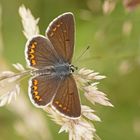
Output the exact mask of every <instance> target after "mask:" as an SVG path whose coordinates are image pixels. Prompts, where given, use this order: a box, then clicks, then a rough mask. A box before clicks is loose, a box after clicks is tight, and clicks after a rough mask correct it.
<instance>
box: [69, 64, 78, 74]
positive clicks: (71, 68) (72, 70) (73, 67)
mask: <svg viewBox="0 0 140 140" xmlns="http://www.w3.org/2000/svg"><path fill="white" fill-rule="evenodd" d="M77 69H78V67H76V66H74V65H70V71H71V73H73V72H74V71H75V70H77Z"/></svg>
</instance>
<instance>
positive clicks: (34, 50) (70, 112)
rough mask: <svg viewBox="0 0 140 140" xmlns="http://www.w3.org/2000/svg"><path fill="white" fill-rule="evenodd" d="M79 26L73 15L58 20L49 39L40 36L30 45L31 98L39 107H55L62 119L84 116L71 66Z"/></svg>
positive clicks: (50, 26)
mask: <svg viewBox="0 0 140 140" xmlns="http://www.w3.org/2000/svg"><path fill="white" fill-rule="evenodd" d="M74 34H75V23H74V16H73V14H72V13H70V12H68V13H64V14H62V15H60V16H58V17H57V18H56V19H54V20H53V21H52V22H51V23H50V25H49V27H48V28H47V30H46V34H45V36H41V35H37V36H34V37H33V38H32V39H30V40H29V41H28V42H27V44H26V50H25V55H26V60H27V63H28V64H29V66H31V67H32V68H34V69H35V70H34V71H33V75H34V77H32V78H31V79H30V81H29V85H30V86H29V97H30V99H31V101H32V102H33V104H34V105H36V106H37V107H44V106H48V105H51V106H52V107H53V108H54V109H56V110H57V111H58V112H59V113H61V114H62V115H65V116H67V117H69V118H77V117H79V116H80V115H81V106H80V99H79V94H78V90H77V86H76V83H75V80H74V78H73V75H72V73H73V72H74V70H75V67H74V66H73V65H71V61H72V56H73V51H74Z"/></svg>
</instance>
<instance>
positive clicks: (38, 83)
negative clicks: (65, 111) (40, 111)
mask: <svg viewBox="0 0 140 140" xmlns="http://www.w3.org/2000/svg"><path fill="white" fill-rule="evenodd" d="M60 81H61V80H60V78H59V77H53V76H45V75H42V76H41V75H40V76H37V77H34V78H31V79H30V81H29V97H30V100H31V101H32V103H33V104H34V105H35V106H37V107H42V106H46V105H48V104H49V103H50V102H51V101H52V98H53V97H54V95H55V93H56V91H57V88H58V87H59V83H60Z"/></svg>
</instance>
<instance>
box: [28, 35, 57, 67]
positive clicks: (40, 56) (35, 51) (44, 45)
mask: <svg viewBox="0 0 140 140" xmlns="http://www.w3.org/2000/svg"><path fill="white" fill-rule="evenodd" d="M25 55H26V60H27V63H28V65H29V66H32V67H35V68H43V67H46V66H52V65H54V64H55V63H57V62H58V57H57V54H56V53H55V51H54V50H53V47H52V45H51V43H50V41H49V40H48V39H47V38H45V37H43V36H40V35H39V36H35V37H33V38H32V39H31V40H29V41H28V42H27V44H26V50H25Z"/></svg>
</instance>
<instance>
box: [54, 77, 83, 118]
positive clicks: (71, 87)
mask: <svg viewBox="0 0 140 140" xmlns="http://www.w3.org/2000/svg"><path fill="white" fill-rule="evenodd" d="M52 106H53V108H55V109H56V110H58V111H59V112H60V113H61V114H63V115H65V116H68V117H70V118H76V117H79V116H80V115H81V106H80V100H79V95H78V90H77V87H76V83H75V80H74V78H73V76H72V75H70V76H67V77H64V78H63V81H62V82H61V84H60V86H59V88H58V90H57V92H56V94H55V97H54V99H53V102H52Z"/></svg>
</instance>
